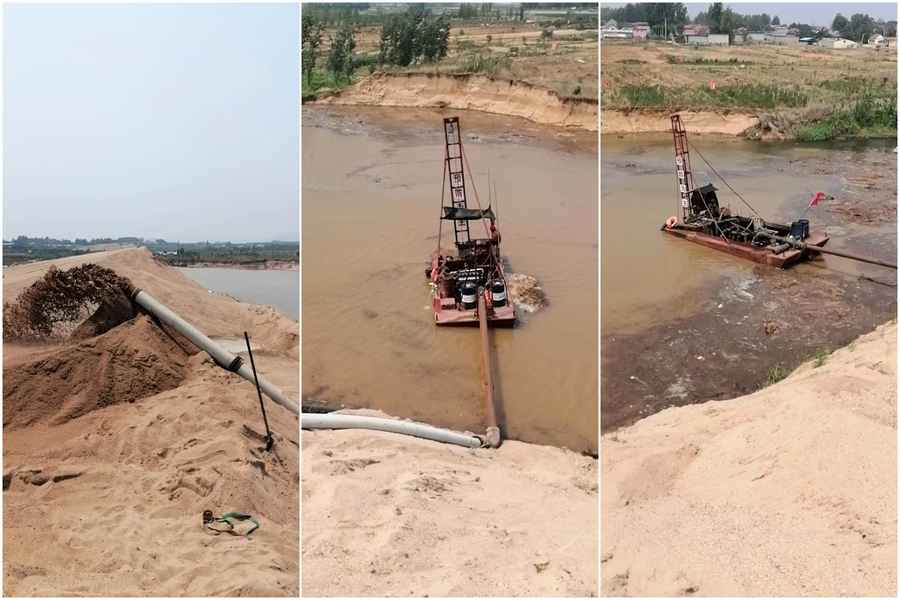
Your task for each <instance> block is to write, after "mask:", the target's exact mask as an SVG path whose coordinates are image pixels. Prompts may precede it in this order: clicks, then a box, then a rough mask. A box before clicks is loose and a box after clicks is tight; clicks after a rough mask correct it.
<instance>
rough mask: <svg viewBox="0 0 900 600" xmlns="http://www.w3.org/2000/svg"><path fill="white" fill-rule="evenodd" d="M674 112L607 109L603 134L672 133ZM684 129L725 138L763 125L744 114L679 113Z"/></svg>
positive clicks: (602, 120) (601, 126)
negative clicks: (670, 118)
mask: <svg viewBox="0 0 900 600" xmlns="http://www.w3.org/2000/svg"><path fill="white" fill-rule="evenodd" d="M671 114H672V112H671V111H643V110H634V111H628V112H626V111H622V110H610V109H604V110H603V112H602V113H601V114H600V133H602V134H625V133H669V132H671V131H672V123H671V121H670V120H669V117H670V115H671ZM678 114H680V115H681V119H682V121H683V122H684V126H685V127H686V128H687V129H688V131H690V132H691V133H692V134H703V133H713V134H721V135H734V136H739V135H742V134H743V133H744V132H745V131H747V130H748V129H750V128H751V127H754V126H756V125H758V124H759V118H758V117H757V116H756V115H754V114H749V113H740V112H731V113H724V112H714V111H690V110H688V111H679V112H678Z"/></svg>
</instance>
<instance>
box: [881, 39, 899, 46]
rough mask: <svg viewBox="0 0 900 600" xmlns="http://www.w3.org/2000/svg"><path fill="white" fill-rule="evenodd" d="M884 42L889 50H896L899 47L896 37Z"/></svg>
mask: <svg viewBox="0 0 900 600" xmlns="http://www.w3.org/2000/svg"><path fill="white" fill-rule="evenodd" d="M884 42H885V44H886V45H887V47H888V48H896V47H897V38H895V37H889V38H884Z"/></svg>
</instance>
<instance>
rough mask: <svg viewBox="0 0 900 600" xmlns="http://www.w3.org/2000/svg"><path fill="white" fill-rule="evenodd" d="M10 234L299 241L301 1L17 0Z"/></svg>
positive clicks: (7, 140)
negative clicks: (84, 0)
mask: <svg viewBox="0 0 900 600" xmlns="http://www.w3.org/2000/svg"><path fill="white" fill-rule="evenodd" d="M3 35H4V53H3V55H4V65H3V67H4V81H3V86H4V89H3V92H4V115H3V118H4V139H3V144H4V164H3V166H4V174H5V176H4V190H3V191H4V201H3V204H4V205H3V208H4V213H3V237H4V238H6V239H8V238H10V237H14V236H16V235H32V236H38V235H39V236H44V235H47V236H50V237H68V238H73V237H76V236H77V237H106V236H109V237H118V236H126V235H136V236H142V237H152V238H156V237H162V238H165V239H168V240H175V241H177V240H181V241H197V240H199V241H202V240H232V241H265V240H271V239H283V240H296V239H297V238H298V217H299V190H298V171H299V159H298V157H299V139H298V129H299V110H300V109H299V60H300V59H299V45H300V42H299V9H298V7H297V6H296V5H224V4H223V5H209V4H207V5H162V4H158V5H98V4H93V5H87V4H85V5H69V4H67V5H25V4H19V5H15V4H14V5H9V4H8V5H6V6H5V7H4V31H3Z"/></svg>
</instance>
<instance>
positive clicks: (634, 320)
mask: <svg viewBox="0 0 900 600" xmlns="http://www.w3.org/2000/svg"><path fill="white" fill-rule="evenodd" d="M692 141H694V143H696V145H697V147H698V148H699V149H700V152H702V154H703V155H704V156H705V157H706V158H707V160H709V161H710V162H711V163H712V164H713V166H714V167H715V169H716V170H717V171H718V172H719V173H720V174H721V175H722V176H723V177H724V178H725V179H726V180H728V182H729V183H730V184H731V186H732V187H734V188H735V189H736V190H737V191H738V192H739V193H741V195H742V196H743V197H744V198H745V199H746V200H747V201H748V202H749V203H750V204H751V205H752V206H753V207H754V208H755V209H756V210H757V211H759V212H760V213H761V214H762V215H763V216H764V217H765V218H766V219H768V220H773V221H784V222H787V221H790V220H793V219H796V218H798V217H800V216H801V215H802V213H803V212H804V210H805V209H806V206H807V203H808V201H809V198H810V197H811V196H812V195H813V194H814V193H815V192H817V191H824V192H825V193H826V194H830V195H833V196H834V197H835V198H834V200H828V201H826V202H824V203H823V204H820V205H819V206H817V207H815V208H813V209H811V210H810V211H809V212H808V214H807V218H809V220H810V227H811V228H812V229H825V230H826V231H827V233H828V234H829V235H830V236H831V240H830V241H829V242H828V246H827V247H828V248H832V249H836V250H841V249H843V250H845V251H848V252H855V253H858V254H864V255H869V256H873V257H875V258H878V259H881V260H887V261H890V262H896V254H897V248H896V224H895V223H896V205H897V204H896V185H897V171H896V155H895V154H894V153H893V149H894V142H893V141H890V142H880V141H873V142H862V143H853V144H839V145H798V144H775V143H760V142H750V141H739V140H721V139H720V140H716V139H710V138H701V139H700V140H692ZM601 144H602V167H601V168H602V176H603V179H602V183H601V203H602V209H601V221H602V223H601V234H602V237H601V240H602V242H601V256H602V286H601V309H602V334H601V347H602V356H601V362H602V382H601V406H602V408H601V413H602V414H601V425H602V428H603V430H604V431H608V430H611V429H614V428H616V427H619V426H621V425H624V424H627V423H630V422H633V421H635V420H637V419H639V418H641V417H644V416H647V415H649V414H652V413H653V412H656V411H658V410H662V409H664V408H667V407H669V406H674V405H682V404H691V403H697V402H703V401H706V400H711V399H724V398H732V397H735V396H739V395H741V394H744V393H748V392H750V391H753V390H755V389H758V388H759V387H761V386H763V385H766V383H768V382H769V381H770V380H771V379H772V378H777V377H778V376H779V375H783V374H785V373H786V372H788V371H789V370H791V369H793V368H794V367H796V366H797V365H799V364H800V363H801V362H803V361H804V360H808V359H809V358H811V357H812V356H813V355H815V354H821V353H823V352H826V353H827V352H828V351H830V350H833V349H835V348H836V347H838V346H841V345H844V344H847V343H849V342H850V341H851V340H852V339H854V338H855V337H857V336H859V335H861V334H863V333H866V332H868V331H870V330H872V329H873V328H874V327H875V326H876V325H878V324H880V323H883V322H885V321H887V320H889V319H892V318H896V271H894V270H889V269H884V268H882V267H876V266H871V265H866V264H863V263H858V262H854V261H849V260H846V259H842V258H837V257H833V256H826V257H825V258H824V259H822V260H817V261H814V262H811V263H806V264H801V265H798V266H796V267H794V268H792V269H789V270H786V271H780V270H777V269H773V268H771V267H764V266H760V265H756V264H755V263H752V262H749V261H746V260H742V259H739V258H736V257H733V256H730V255H727V254H724V253H720V252H716V251H713V250H710V249H707V248H703V247H701V246H698V245H695V244H691V243H689V242H686V241H684V240H681V239H677V238H672V237H671V236H667V235H664V234H663V233H662V232H660V231H659V228H660V226H661V225H662V223H663V222H664V221H665V219H666V217H667V216H669V215H674V214H676V211H677V210H678V205H677V201H676V190H675V182H674V166H673V151H672V143H671V138H669V137H660V138H654V137H646V136H637V137H626V138H621V139H620V138H616V137H614V136H605V137H604V138H603V140H602V141H601ZM691 163H692V166H693V170H694V182H695V184H702V183H705V182H707V181H710V182H712V183H713V184H714V185H716V187H717V188H719V192H718V195H719V200H720V203H721V204H722V205H723V206H727V205H730V206H731V208H732V210H733V211H734V212H737V213H740V214H751V213H750V209H749V208H748V207H746V206H745V205H744V204H743V203H742V201H741V200H740V199H738V198H737V197H736V196H734V195H733V194H732V193H731V192H729V191H728V189H727V188H726V187H725V185H724V184H723V183H722V182H721V180H719V179H718V177H717V176H716V175H715V174H714V173H713V172H712V171H711V169H710V168H709V167H708V166H707V165H705V164H704V163H703V161H702V160H701V158H700V157H699V155H698V154H696V153H692V156H691Z"/></svg>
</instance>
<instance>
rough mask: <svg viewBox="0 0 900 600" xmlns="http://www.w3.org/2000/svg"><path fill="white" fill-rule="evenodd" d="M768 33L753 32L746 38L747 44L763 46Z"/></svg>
mask: <svg viewBox="0 0 900 600" xmlns="http://www.w3.org/2000/svg"><path fill="white" fill-rule="evenodd" d="M766 35H767V34H766V33H765V32H762V31H751V32H750V33H748V34H747V36H746V38H745V39H746V41H747V42H752V43H757V44H761V43H763V42H765V41H766Z"/></svg>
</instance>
